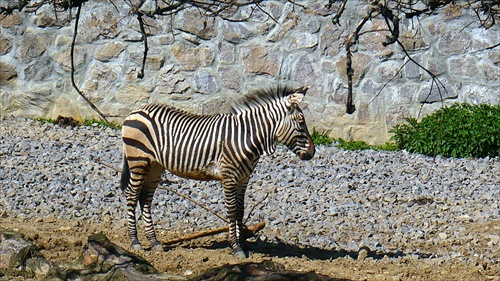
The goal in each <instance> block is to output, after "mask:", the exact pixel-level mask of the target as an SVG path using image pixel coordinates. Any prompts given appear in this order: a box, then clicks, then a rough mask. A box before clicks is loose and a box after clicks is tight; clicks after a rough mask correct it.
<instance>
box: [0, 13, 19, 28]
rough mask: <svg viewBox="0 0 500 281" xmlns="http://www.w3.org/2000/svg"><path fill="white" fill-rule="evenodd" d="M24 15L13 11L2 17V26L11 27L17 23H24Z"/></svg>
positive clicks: (0, 19)
mask: <svg viewBox="0 0 500 281" xmlns="http://www.w3.org/2000/svg"><path fill="white" fill-rule="evenodd" d="M23 20H24V19H23V17H22V16H21V14H20V13H19V12H13V13H12V14H10V15H6V16H1V17H0V26H1V27H3V28H11V27H13V26H15V25H20V24H22V23H23Z"/></svg>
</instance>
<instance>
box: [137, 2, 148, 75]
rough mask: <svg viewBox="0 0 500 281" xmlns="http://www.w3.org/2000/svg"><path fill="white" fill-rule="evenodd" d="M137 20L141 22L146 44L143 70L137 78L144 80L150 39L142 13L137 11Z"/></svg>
mask: <svg viewBox="0 0 500 281" xmlns="http://www.w3.org/2000/svg"><path fill="white" fill-rule="evenodd" d="M137 20H138V21H139V27H140V28H141V34H142V38H141V39H142V41H143V42H144V54H143V55H142V68H141V71H140V72H139V74H137V78H139V79H142V78H144V69H145V68H146V59H147V57H148V37H147V35H146V31H145V30H144V22H143V19H142V13H141V12H139V11H137Z"/></svg>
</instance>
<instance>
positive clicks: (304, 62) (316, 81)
mask: <svg viewBox="0 0 500 281" xmlns="http://www.w3.org/2000/svg"><path fill="white" fill-rule="evenodd" d="M292 77H293V81H296V82H297V83H298V84H300V85H301V86H309V87H310V88H309V90H308V91H307V95H308V96H310V97H319V96H322V95H323V89H324V86H323V83H322V82H323V80H324V79H323V73H322V72H321V70H320V69H319V68H318V65H317V63H316V62H315V61H314V59H313V58H312V57H310V56H309V55H303V56H301V57H299V59H298V61H297V64H296V65H295V67H294V68H293V69H292Z"/></svg>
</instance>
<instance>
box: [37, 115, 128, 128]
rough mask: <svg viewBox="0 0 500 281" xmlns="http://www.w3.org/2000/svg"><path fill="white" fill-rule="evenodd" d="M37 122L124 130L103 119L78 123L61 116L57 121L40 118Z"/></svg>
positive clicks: (70, 118)
mask: <svg viewBox="0 0 500 281" xmlns="http://www.w3.org/2000/svg"><path fill="white" fill-rule="evenodd" d="M35 120H36V121H41V122H47V123H52V124H58V125H63V126H68V125H69V126H98V127H101V128H104V127H109V128H111V129H114V130H120V129H121V128H122V126H121V125H119V124H117V123H115V122H110V123H108V122H106V121H104V120H102V119H95V118H94V119H85V120H83V121H77V120H75V119H73V118H72V117H62V116H59V117H57V119H47V118H42V117H38V118H35Z"/></svg>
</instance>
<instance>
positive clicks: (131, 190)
mask: <svg viewBox="0 0 500 281" xmlns="http://www.w3.org/2000/svg"><path fill="white" fill-rule="evenodd" d="M142 183H143V180H135V179H132V177H131V178H130V182H129V184H128V186H127V188H126V190H125V197H126V200H127V217H128V219H127V226H128V235H129V237H130V241H131V243H132V244H131V246H130V249H131V250H133V251H140V250H142V247H141V243H139V239H137V223H136V218H135V209H136V207H137V202H138V201H139V194H140V192H141V188H142Z"/></svg>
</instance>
